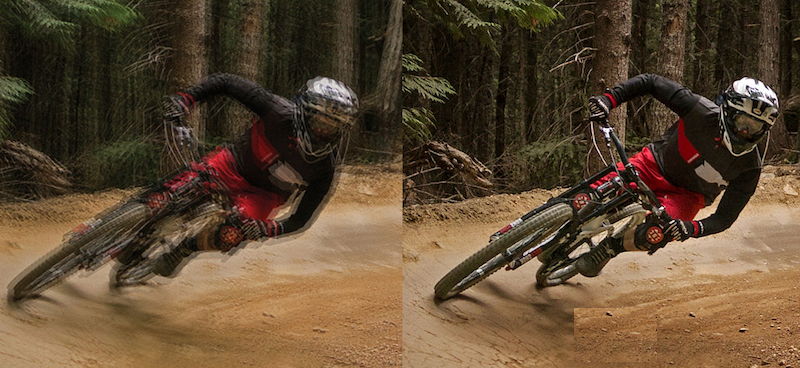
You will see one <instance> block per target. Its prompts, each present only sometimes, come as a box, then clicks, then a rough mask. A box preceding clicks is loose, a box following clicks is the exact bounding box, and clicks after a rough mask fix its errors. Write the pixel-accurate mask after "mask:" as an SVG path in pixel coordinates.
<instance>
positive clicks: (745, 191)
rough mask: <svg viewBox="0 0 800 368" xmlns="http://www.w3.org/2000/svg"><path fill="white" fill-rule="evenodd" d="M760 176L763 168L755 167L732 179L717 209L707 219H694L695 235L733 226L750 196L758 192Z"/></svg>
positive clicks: (704, 234) (712, 232) (716, 231)
mask: <svg viewBox="0 0 800 368" xmlns="http://www.w3.org/2000/svg"><path fill="white" fill-rule="evenodd" d="M760 176H761V170H760V169H754V170H749V171H746V172H745V173H743V174H742V175H740V176H739V177H737V178H736V179H734V180H733V181H731V183H730V185H728V188H727V189H726V190H725V194H723V195H722V199H720V201H719V205H718V206H717V210H716V211H714V213H713V214H712V215H711V216H708V217H707V218H705V219H702V220H699V221H694V226H695V228H696V229H697V233H696V235H695V237H698V238H699V237H702V236H706V235H711V234H716V233H719V232H721V231H723V230H725V229H727V228H729V227H731V225H733V222H734V221H736V219H737V218H738V217H739V214H740V213H741V212H742V210H743V209H744V207H745V205H747V202H749V201H750V197H752V196H753V193H755V192H756V187H757V186H758V179H759V177H760Z"/></svg>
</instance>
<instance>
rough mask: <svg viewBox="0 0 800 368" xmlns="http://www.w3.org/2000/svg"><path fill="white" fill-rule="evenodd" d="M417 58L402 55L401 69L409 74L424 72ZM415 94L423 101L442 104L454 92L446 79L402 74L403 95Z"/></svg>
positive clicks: (412, 55)
mask: <svg viewBox="0 0 800 368" xmlns="http://www.w3.org/2000/svg"><path fill="white" fill-rule="evenodd" d="M421 62H422V60H420V58H419V57H417V56H416V55H414V54H405V55H403V69H405V70H406V71H409V72H418V71H421V72H424V73H427V72H426V71H425V68H423V67H422V66H421V65H420V63H421ZM415 92H416V93H417V94H419V95H420V97H422V98H423V99H426V100H428V101H433V102H437V103H444V99H446V98H447V95H451V94H455V93H456V90H455V89H454V88H453V85H451V84H450V82H449V81H448V80H447V79H444V78H441V77H429V76H419V75H413V74H408V73H403V93H409V94H410V93H415Z"/></svg>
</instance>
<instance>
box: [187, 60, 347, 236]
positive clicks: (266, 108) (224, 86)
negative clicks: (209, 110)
mask: <svg viewBox="0 0 800 368" xmlns="http://www.w3.org/2000/svg"><path fill="white" fill-rule="evenodd" d="M184 93H185V94H186V95H188V97H189V99H191V100H193V101H192V102H194V103H199V102H201V101H205V100H207V99H209V98H212V97H215V96H218V95H222V96H228V97H230V98H233V99H235V100H236V101H238V102H240V103H241V104H243V105H244V106H245V107H247V108H248V109H249V110H250V111H252V112H253V113H255V114H256V115H257V116H258V119H256V120H255V122H254V123H253V125H252V126H251V127H250V129H248V130H247V131H246V132H245V133H244V134H243V135H242V136H241V137H239V139H238V140H237V141H236V142H235V143H234V144H233V146H232V147H231V151H232V152H233V156H234V158H235V160H236V166H237V168H238V170H239V174H241V175H242V177H244V178H245V180H247V181H248V182H249V183H250V184H252V185H253V186H255V187H258V188H261V189H264V190H266V191H269V192H272V193H277V194H280V195H282V196H283V197H284V198H285V199H288V198H289V197H290V196H292V195H293V194H295V193H296V194H297V195H298V197H299V198H300V200H299V202H298V203H297V204H296V206H295V208H294V211H293V213H292V215H291V216H290V217H289V218H287V219H286V220H283V221H281V222H282V225H283V230H284V233H289V232H292V231H296V230H298V229H300V228H302V227H303V226H305V225H306V223H308V222H309V220H310V219H311V218H312V217H313V216H314V215H315V213H316V212H317V210H318V209H320V208H321V204H322V203H323V201H324V200H325V198H326V196H327V194H328V192H329V191H330V190H331V186H332V183H333V178H334V173H335V165H334V161H333V157H334V155H333V154H330V155H328V157H323V158H321V159H318V160H315V161H312V162H309V161H307V160H306V158H305V157H304V156H303V155H302V153H301V152H300V151H299V150H298V149H297V139H296V137H295V133H294V128H293V126H292V119H293V117H294V109H295V104H294V103H293V102H291V101H289V100H287V99H286V98H283V97H281V96H278V95H275V94H273V93H271V92H269V91H267V90H266V89H264V88H263V87H261V86H260V85H258V84H256V83H254V82H252V81H249V80H247V79H244V78H242V77H239V76H236V75H232V74H215V75H211V76H209V77H208V78H206V79H204V80H203V81H201V82H200V83H199V84H198V85H197V86H195V87H192V88H189V89H187V90H185V91H184Z"/></svg>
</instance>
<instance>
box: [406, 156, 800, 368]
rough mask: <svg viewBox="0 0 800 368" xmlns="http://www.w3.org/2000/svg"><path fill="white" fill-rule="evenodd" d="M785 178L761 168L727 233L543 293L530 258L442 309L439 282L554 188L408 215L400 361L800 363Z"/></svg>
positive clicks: (797, 253) (797, 240) (799, 259)
mask: <svg viewBox="0 0 800 368" xmlns="http://www.w3.org/2000/svg"><path fill="white" fill-rule="evenodd" d="M786 174H787V170H786V169H785V168H784V169H776V168H768V169H767V170H765V175H763V178H762V180H761V184H760V188H759V190H758V191H757V193H756V196H755V197H754V198H753V199H752V201H751V203H750V204H749V205H748V206H747V208H745V210H744V212H743V213H742V215H741V216H740V218H739V220H738V221H737V222H736V223H735V224H734V225H733V227H731V228H730V229H728V230H727V231H725V232H723V233H720V234H717V235H712V236H709V237H705V238H701V239H690V240H688V241H686V242H684V243H673V244H670V245H668V246H667V247H666V248H664V249H662V250H660V251H658V252H657V253H655V254H654V255H653V256H648V255H647V254H645V253H633V252H632V253H626V254H622V255H620V256H619V257H617V258H616V259H614V260H612V261H611V262H610V263H609V265H608V266H606V268H605V270H604V271H603V274H601V275H600V276H599V277H597V278H592V279H589V278H585V277H582V276H577V277H575V278H573V279H572V280H570V282H569V284H567V285H562V286H558V287H553V288H547V289H537V288H536V287H535V272H536V269H537V268H538V267H539V263H538V262H537V261H532V262H531V263H530V264H527V265H525V266H524V267H522V268H521V269H518V270H516V271H514V272H505V271H500V272H498V273H497V274H495V275H492V276H490V277H489V278H488V279H486V280H485V281H483V282H481V283H480V284H478V285H476V286H474V287H472V288H471V289H468V290H466V291H465V292H464V293H462V294H461V295H460V296H457V297H455V298H453V299H451V300H448V301H445V302H436V301H434V300H433V285H434V284H435V283H436V282H437V281H438V280H439V278H441V277H442V276H443V275H444V274H445V273H446V272H447V271H449V270H450V269H451V268H453V267H454V266H455V265H457V264H458V263H459V262H461V261H463V260H464V259H465V258H466V257H468V256H469V255H470V254H472V253H474V252H475V251H477V250H478V249H480V248H481V247H483V246H484V245H485V244H486V241H487V239H488V236H489V235H490V234H491V233H493V232H494V231H496V230H498V229H500V228H501V227H503V226H505V225H506V224H507V223H509V222H511V221H513V220H514V219H515V218H517V217H519V216H520V215H521V214H523V213H525V212H527V211H529V210H530V209H532V208H534V207H536V206H538V205H539V204H541V203H542V202H543V201H545V200H546V199H547V198H549V197H550V196H552V195H553V194H554V193H555V192H553V191H551V192H545V191H533V192H528V193H523V194H520V195H500V196H493V197H489V198H481V199H475V200H470V201H466V202H463V203H459V204H453V205H431V206H418V207H411V208H407V209H405V211H404V214H403V216H404V228H403V261H404V267H403V274H404V288H403V343H404V351H403V363H404V364H403V365H404V366H405V367H408V368H423V367H753V366H758V367H760V366H763V365H768V366H773V367H796V368H797V367H800V350H798V349H800V303H798V301H800V291H798V289H797V287H798V286H800V285H798V283H797V280H798V279H800V267H798V265H800V235H799V234H798V230H797V225H798V224H800V207H798V204H800V196H798V194H797V192H798V191H800V179H798V177H797V176H795V175H796V173H793V174H794V175H786ZM714 207H715V206H712V207H710V208H707V209H704V210H703V212H701V213H700V215H699V218H704V217H705V216H707V215H709V214H710V213H712V212H713V209H714ZM740 331H741V332H740Z"/></svg>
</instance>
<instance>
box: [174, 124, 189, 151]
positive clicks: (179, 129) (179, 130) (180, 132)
mask: <svg viewBox="0 0 800 368" xmlns="http://www.w3.org/2000/svg"><path fill="white" fill-rule="evenodd" d="M172 129H173V130H174V131H175V138H176V139H177V140H178V142H180V144H181V145H187V146H191V145H192V144H193V143H194V131H193V130H192V128H187V127H185V126H181V125H173V126H172Z"/></svg>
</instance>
